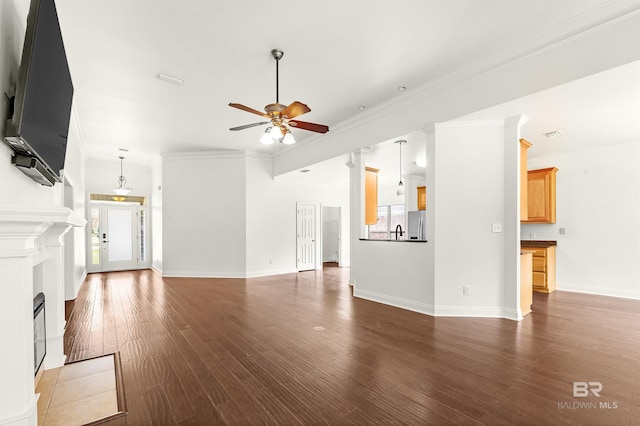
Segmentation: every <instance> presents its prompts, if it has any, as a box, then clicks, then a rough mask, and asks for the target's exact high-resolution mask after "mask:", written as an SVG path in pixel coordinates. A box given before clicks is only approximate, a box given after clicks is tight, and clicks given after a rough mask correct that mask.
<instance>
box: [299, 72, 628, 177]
mask: <svg viewBox="0 0 640 426" xmlns="http://www.w3.org/2000/svg"><path fill="white" fill-rule="evenodd" d="M519 114H524V115H525V116H526V117H527V119H528V120H527V122H526V123H525V124H524V126H523V127H522V137H524V138H525V139H527V140H528V141H530V142H531V143H532V144H533V145H532V147H531V148H530V149H529V150H528V156H529V158H531V159H533V158H540V157H553V156H554V155H562V154H566V153H571V152H576V151H582V150H588V149H597V148H601V147H604V146H611V145H614V144H624V143H640V61H636V62H632V63H629V64H627V65H624V66H620V67H617V68H613V69H610V70H607V71H604V72H601V73H598V74H594V75H591V76H588V77H585V78H582V79H579V80H575V81H572V82H570V83H566V84H563V85H560V86H557V87H554V88H551V89H548V90H543V91H541V92H538V93H534V94H532V95H529V96H525V97H523V98H520V99H516V100H514V101H511V102H507V103H504V104H501V105H497V106H495V107H492V108H488V109H485V110H482V111H478V112H476V113H474V114H470V115H467V116H464V117H459V118H458V119H456V120H454V121H474V120H502V119H505V118H507V117H512V116H515V115H519ZM552 130H559V131H560V132H561V133H562V134H561V135H560V136H556V137H553V138H547V137H546V136H544V133H546V132H549V131H552ZM396 139H405V140H407V145H406V147H403V164H402V172H403V174H419V173H421V172H422V170H423V169H420V168H418V167H416V165H415V163H414V162H415V161H416V159H418V158H424V155H425V143H424V141H425V136H424V134H422V132H420V131H418V132H415V133H413V134H409V135H401V136H399V137H398V138H395V139H391V140H388V141H383V142H381V143H379V144H376V145H374V146H372V147H371V148H372V151H371V153H369V154H367V165H370V166H373V167H376V168H379V169H380V170H385V171H390V172H389V173H383V174H379V179H381V178H389V179H390V180H391V181H393V182H395V181H396V180H397V176H398V173H399V168H400V166H399V164H398V162H399V161H398V160H399V151H398V146H397V145H396V144H394V141H395V140H396ZM348 159H349V158H348V156H340V157H337V158H334V159H331V160H327V161H324V162H321V163H318V164H314V165H311V166H308V167H306V169H308V170H309V172H307V173H305V174H304V175H300V174H299V172H298V171H295V172H290V173H288V174H287V177H288V178H294V179H297V180H301V181H310V182H316V183H318V182H324V183H327V184H332V185H336V184H345V182H347V181H348V177H349V174H348V171H347V168H346V167H345V165H344V164H345V163H346V162H347V161H348Z"/></svg>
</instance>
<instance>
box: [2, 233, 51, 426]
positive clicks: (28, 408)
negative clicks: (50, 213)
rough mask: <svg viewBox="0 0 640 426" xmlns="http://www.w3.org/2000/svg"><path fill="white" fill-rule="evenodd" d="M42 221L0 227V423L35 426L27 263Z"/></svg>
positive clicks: (30, 267) (30, 272) (30, 275)
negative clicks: (0, 338) (0, 347)
mask: <svg viewBox="0 0 640 426" xmlns="http://www.w3.org/2000/svg"><path fill="white" fill-rule="evenodd" d="M47 227H48V225H47V224H42V223H12V224H6V223H0V271H1V272H0V274H1V277H2V278H1V280H0V285H1V286H2V297H0V336H2V344H3V348H2V350H0V377H1V378H2V379H1V383H2V384H1V386H0V424H12V425H36V424H37V420H38V419H37V414H38V410H37V398H36V395H35V383H34V380H35V377H34V360H33V357H34V354H33V265H34V258H35V256H36V255H37V254H38V249H37V248H36V240H37V238H38V236H39V235H41V234H42V232H43V231H44V230H46V228H47Z"/></svg>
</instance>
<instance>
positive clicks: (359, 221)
mask: <svg viewBox="0 0 640 426" xmlns="http://www.w3.org/2000/svg"><path fill="white" fill-rule="evenodd" d="M369 151H370V150H369V149H366V148H362V149H359V150H357V151H354V152H353V153H352V154H351V158H350V160H349V162H348V163H347V167H349V168H350V171H349V172H350V174H349V193H350V194H349V200H350V209H349V210H350V214H351V221H350V225H351V245H350V251H351V255H350V257H351V262H352V263H351V268H350V273H351V277H350V278H349V284H351V285H355V277H356V276H357V268H358V266H357V264H356V265H354V263H353V259H354V258H355V255H354V250H356V246H357V244H359V243H360V238H364V237H365V235H366V225H365V224H364V210H365V200H364V192H365V190H364V185H365V174H364V173H365V170H364V168H365V166H366V153H367V152H369Z"/></svg>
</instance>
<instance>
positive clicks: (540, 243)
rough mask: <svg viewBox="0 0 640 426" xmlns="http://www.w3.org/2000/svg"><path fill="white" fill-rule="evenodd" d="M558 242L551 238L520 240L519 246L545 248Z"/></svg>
mask: <svg viewBox="0 0 640 426" xmlns="http://www.w3.org/2000/svg"><path fill="white" fill-rule="evenodd" d="M557 245H558V242H557V241H553V240H521V241H520V247H535V248H547V247H553V246H557Z"/></svg>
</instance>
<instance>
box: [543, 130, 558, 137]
mask: <svg viewBox="0 0 640 426" xmlns="http://www.w3.org/2000/svg"><path fill="white" fill-rule="evenodd" d="M543 135H545V136H546V137H548V138H555V137H556V136H560V135H562V132H561V131H560V130H552V131H550V132H547V133H543Z"/></svg>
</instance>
